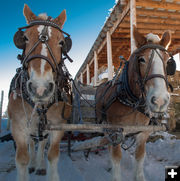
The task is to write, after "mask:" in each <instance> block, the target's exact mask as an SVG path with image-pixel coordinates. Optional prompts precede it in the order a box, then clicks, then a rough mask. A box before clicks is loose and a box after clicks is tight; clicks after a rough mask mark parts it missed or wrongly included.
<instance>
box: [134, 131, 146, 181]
mask: <svg viewBox="0 0 180 181" xmlns="http://www.w3.org/2000/svg"><path fill="white" fill-rule="evenodd" d="M148 137H149V133H146V132H144V133H140V134H139V135H137V138H136V151H135V179H134V180H135V181H145V178H144V171H143V164H144V157H145V154H146V141H147V139H148Z"/></svg>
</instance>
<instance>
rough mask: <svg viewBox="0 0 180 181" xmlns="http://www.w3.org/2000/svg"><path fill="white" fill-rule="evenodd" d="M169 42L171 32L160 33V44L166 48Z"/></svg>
mask: <svg viewBox="0 0 180 181" xmlns="http://www.w3.org/2000/svg"><path fill="white" fill-rule="evenodd" d="M170 44H171V33H170V31H166V32H164V34H163V35H162V38H161V40H160V45H162V46H163V47H165V48H168V47H169V45H170Z"/></svg>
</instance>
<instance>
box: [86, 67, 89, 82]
mask: <svg viewBox="0 0 180 181" xmlns="http://www.w3.org/2000/svg"><path fill="white" fill-rule="evenodd" d="M86 73H87V76H86V79H87V81H86V82H87V85H89V84H90V73H89V64H87V65H86Z"/></svg>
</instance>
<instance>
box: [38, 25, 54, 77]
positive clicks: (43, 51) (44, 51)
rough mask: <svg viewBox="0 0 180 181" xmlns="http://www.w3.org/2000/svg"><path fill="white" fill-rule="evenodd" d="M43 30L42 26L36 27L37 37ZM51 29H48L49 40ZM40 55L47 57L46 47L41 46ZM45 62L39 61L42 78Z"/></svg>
mask: <svg viewBox="0 0 180 181" xmlns="http://www.w3.org/2000/svg"><path fill="white" fill-rule="evenodd" d="M43 29H44V26H43V25H40V26H39V27H38V32H39V35H40V34H41V33H42V30H43ZM51 32H52V30H51V27H48V37H49V38H50V37H51ZM41 55H44V56H47V55H48V49H47V47H46V45H45V44H42V49H41ZM46 63H47V62H46V61H45V60H43V59H41V75H42V76H43V74H44V70H45V65H46Z"/></svg>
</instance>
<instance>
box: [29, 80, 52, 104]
mask: <svg viewBox="0 0 180 181" xmlns="http://www.w3.org/2000/svg"><path fill="white" fill-rule="evenodd" d="M54 88H55V84H54V82H46V83H44V84H43V85H38V83H36V82H33V81H28V82H27V90H28V93H29V94H30V96H31V98H32V100H33V101H35V102H36V101H38V102H47V101H49V99H50V98H51V97H52V95H53V94H54Z"/></svg>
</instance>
